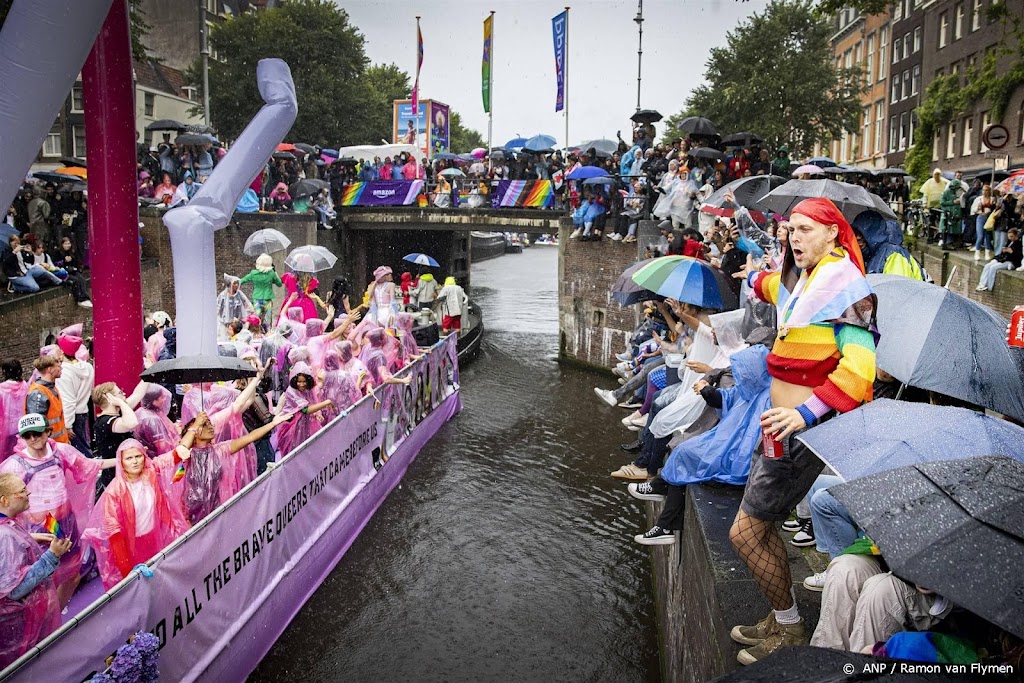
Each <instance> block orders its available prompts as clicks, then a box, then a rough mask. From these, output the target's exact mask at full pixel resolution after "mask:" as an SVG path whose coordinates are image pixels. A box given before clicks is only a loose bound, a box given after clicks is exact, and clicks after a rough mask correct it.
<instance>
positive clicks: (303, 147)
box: [295, 142, 319, 154]
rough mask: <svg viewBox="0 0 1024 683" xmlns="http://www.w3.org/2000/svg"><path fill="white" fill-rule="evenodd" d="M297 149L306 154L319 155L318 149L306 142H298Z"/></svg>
mask: <svg viewBox="0 0 1024 683" xmlns="http://www.w3.org/2000/svg"><path fill="white" fill-rule="evenodd" d="M295 149H301V150H302V151H303V152H305V153H306V154H319V152H318V151H317V148H316V147H314V146H313V145H308V144H306V143H305V142H296V143H295Z"/></svg>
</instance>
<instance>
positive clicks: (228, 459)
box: [181, 384, 256, 503]
mask: <svg viewBox="0 0 1024 683" xmlns="http://www.w3.org/2000/svg"><path fill="white" fill-rule="evenodd" d="M203 386H204V389H205V387H206V385H203ZM193 392H195V393H193ZM240 393H241V392H240V391H239V390H238V389H235V388H234V387H229V386H225V385H221V384H215V385H213V386H212V387H210V388H209V389H205V390H204V393H203V407H204V409H205V410H206V414H207V416H209V418H210V421H211V422H212V423H213V431H214V443H217V444H220V443H221V442H225V443H228V442H230V441H232V440H233V439H238V438H240V437H243V436H245V435H246V434H247V433H248V430H246V428H245V423H244V422H243V421H242V415H241V413H236V412H234V407H233V404H234V402H235V399H237V398H238V395H239V394H240ZM198 414H199V391H198V389H196V388H192V389H190V390H189V391H188V393H186V394H185V399H184V401H182V404H181V421H182V423H183V424H188V423H189V422H190V421H191V420H192V419H193V418H195V416H196V415H198ZM219 467H220V470H221V475H220V477H219V479H218V487H219V488H218V490H219V492H220V502H222V503H223V502H224V501H226V500H227V499H228V498H230V497H231V496H233V495H235V494H236V493H237V492H238V491H240V490H241V489H242V488H243V487H244V486H245V485H246V484H248V483H249V482H250V481H252V480H253V479H255V478H256V448H255V447H254V446H252V445H251V444H250V445H248V446H246V447H245V448H243V449H242V450H240V451H238V452H237V453H231V451H230V450H225V451H224V453H223V454H222V455H221V458H220V463H219ZM187 468H188V466H187V465H186V469H187Z"/></svg>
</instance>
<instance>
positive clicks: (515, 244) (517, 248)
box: [505, 232, 523, 254]
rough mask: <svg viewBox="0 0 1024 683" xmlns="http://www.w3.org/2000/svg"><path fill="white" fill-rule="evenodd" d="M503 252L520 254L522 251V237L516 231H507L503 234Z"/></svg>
mask: <svg viewBox="0 0 1024 683" xmlns="http://www.w3.org/2000/svg"><path fill="white" fill-rule="evenodd" d="M505 253H506V254H522V253H523V238H522V236H520V235H519V233H517V232H512V233H508V234H506V235H505Z"/></svg>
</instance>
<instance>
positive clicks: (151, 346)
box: [145, 330, 167, 367]
mask: <svg viewBox="0 0 1024 683" xmlns="http://www.w3.org/2000/svg"><path fill="white" fill-rule="evenodd" d="M165 346H167V338H166V337H164V331H163V330H159V331H157V332H154V333H153V334H152V335H150V337H149V339H147V340H146V349H145V356H146V367H149V366H150V365H152V364H153V363H155V362H157V361H158V360H160V352H161V351H163V350H164V347H165Z"/></svg>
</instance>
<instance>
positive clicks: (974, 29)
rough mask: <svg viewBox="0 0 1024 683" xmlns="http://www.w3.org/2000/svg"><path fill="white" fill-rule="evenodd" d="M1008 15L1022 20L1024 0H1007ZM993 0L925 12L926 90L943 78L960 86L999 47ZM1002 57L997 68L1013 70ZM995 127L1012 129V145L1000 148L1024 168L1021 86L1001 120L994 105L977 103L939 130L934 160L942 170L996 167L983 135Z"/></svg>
mask: <svg viewBox="0 0 1024 683" xmlns="http://www.w3.org/2000/svg"><path fill="white" fill-rule="evenodd" d="M1003 1H1004V2H1005V3H1006V5H1007V11H1008V12H1009V13H1010V14H1016V16H1018V17H1020V16H1024V0H1003ZM992 2H993V0H929V1H928V2H925V3H924V5H923V10H924V36H925V39H924V50H923V55H922V64H921V69H922V73H923V85H922V91H924V90H925V89H927V87H928V85H929V84H930V83H931V82H932V81H933V80H934V79H935V78H936V77H937V76H940V75H943V74H947V75H948V74H956V75H958V76H959V78H960V81H961V83H963V82H964V80H965V79H966V78H967V74H968V73H969V72H970V71H971V69H972V68H973V67H975V66H977V67H978V68H980V67H981V64H982V62H983V60H984V58H985V55H986V54H988V53H990V52H991V51H993V50H995V49H996V45H997V44H998V43H999V40H1000V38H1001V36H1002V31H1001V30H1000V27H999V25H998V24H996V23H994V22H992V21H991V20H990V19H989V17H988V16H987V10H988V8H989V7H990V6H991V5H992ZM1009 63H1010V60H1009V58H1007V57H1004V58H1002V59H1001V60H1000V62H999V67H998V68H999V70H1000V71H1004V70H1006V69H1007V68H1008V67H1009ZM993 123H1002V124H1003V125H1004V126H1006V128H1007V129H1008V130H1009V131H1010V140H1009V142H1008V144H1007V145H1006V146H1005V147H1004V148H1003V149H1002V150H1000V152H1002V153H1005V154H1006V155H1007V156H1008V157H1009V166H1010V167H1011V168H1013V167H1015V166H1021V165H1024V86H1018V87H1017V88H1016V90H1015V91H1014V93H1013V95H1012V96H1011V98H1010V101H1009V106H1007V108H1006V111H1005V112H1004V113H1003V115H1002V117H1001V118H1000V119H999V120H996V119H995V117H994V116H993V114H992V112H991V111H990V103H988V102H984V101H981V102H978V103H977V105H976V106H975V107H974V108H973V109H972V110H970V111H967V112H964V113H963V114H960V115H959V116H957V118H956V119H954V120H952V121H949V122H947V123H946V124H945V125H942V126H940V128H939V130H938V131H936V135H935V138H934V140H933V141H932V161H933V162H934V164H935V165H936V166H938V167H939V168H942V169H943V170H944V171H947V170H951V171H963V172H964V173H965V175H966V174H970V173H974V172H981V171H985V170H987V169H991V168H992V160H991V159H986V158H985V152H988V151H989V150H988V148H986V147H985V145H984V143H983V142H982V140H981V136H982V132H983V131H984V130H985V129H986V128H987V127H988V126H989V125H991V124H993Z"/></svg>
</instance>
